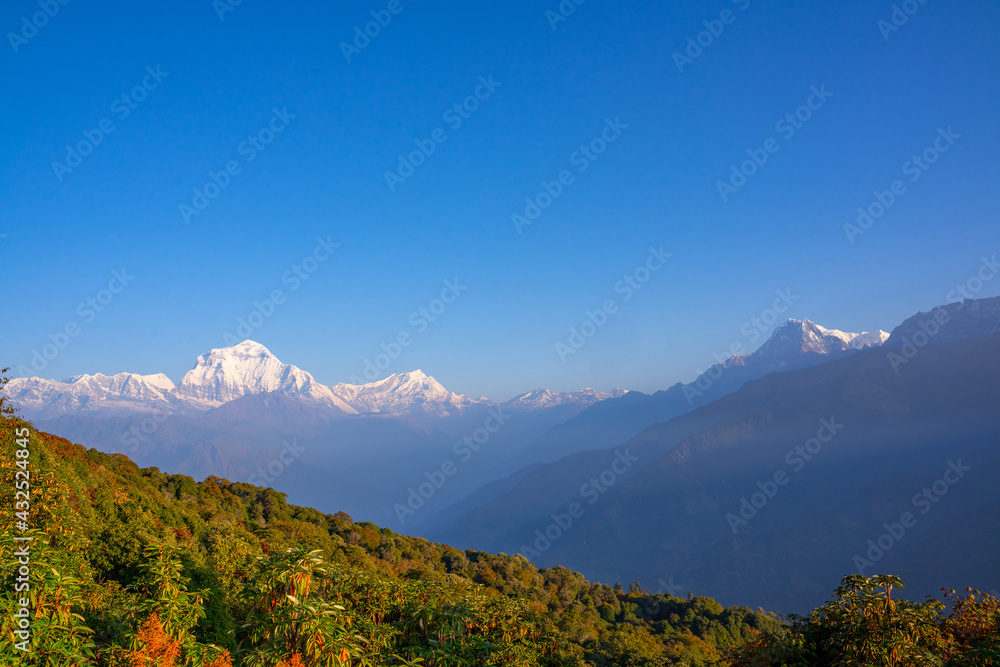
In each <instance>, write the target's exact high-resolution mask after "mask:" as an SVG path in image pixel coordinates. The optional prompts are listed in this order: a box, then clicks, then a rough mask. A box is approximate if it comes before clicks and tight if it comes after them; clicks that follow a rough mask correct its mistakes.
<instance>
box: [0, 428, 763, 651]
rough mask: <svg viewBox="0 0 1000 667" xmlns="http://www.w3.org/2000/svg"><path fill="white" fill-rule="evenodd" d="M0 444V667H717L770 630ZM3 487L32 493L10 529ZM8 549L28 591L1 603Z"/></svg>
mask: <svg viewBox="0 0 1000 667" xmlns="http://www.w3.org/2000/svg"><path fill="white" fill-rule="evenodd" d="M2 429H3V430H2V434H3V435H2V437H3V460H2V469H0V471H2V472H0V478H2V482H0V483H2V485H3V489H4V492H3V545H4V561H5V564H6V565H5V568H4V572H3V584H2V585H3V590H4V591H5V594H4V596H3V606H4V609H3V626H2V632H3V637H4V641H3V648H2V653H0V662H2V664H4V665H8V664H38V665H60V666H63V665H76V664H93V665H129V666H132V665H211V666H212V667H222V666H224V665H230V664H232V665H262V666H266V667H274V666H276V665H281V666H282V667H290V666H292V665H304V666H311V665H405V664H424V665H479V664H482V665H578V664H594V665H632V664H635V665H646V664H649V665H653V664H662V661H663V660H670V661H671V662H677V661H681V662H680V663H679V664H692V665H715V664H725V662H723V657H724V655H725V654H726V653H727V651H729V650H730V649H731V648H732V647H735V646H738V645H740V644H743V643H744V642H745V641H746V640H747V639H748V638H750V637H752V636H755V633H756V632H757V631H776V630H777V629H778V628H779V623H778V622H777V621H776V620H774V618H772V617H770V616H768V615H765V614H763V613H759V612H753V611H750V610H749V609H746V608H729V609H723V608H722V607H721V606H720V605H718V604H717V603H715V602H714V601H712V600H709V599H706V598H698V597H691V598H689V599H680V598H677V597H672V596H670V595H647V594H645V593H644V592H642V591H639V590H637V588H635V587H633V588H632V590H630V591H628V592H626V591H623V590H621V589H620V588H617V589H616V588H612V587H610V586H607V585H602V584H593V583H590V582H588V581H586V580H585V579H584V578H583V577H582V576H581V575H579V574H576V573H573V572H570V571H569V570H566V569H564V568H553V569H543V570H539V569H537V568H536V567H535V566H534V565H532V564H531V563H530V562H528V561H527V560H525V559H524V558H523V557H520V556H507V555H503V554H500V555H490V554H486V553H482V552H477V551H465V552H463V551H458V550H456V549H453V548H450V547H448V546H446V545H440V544H434V543H431V542H428V541H426V540H423V539H419V538H410V537H405V536H402V535H397V534H395V533H393V531H391V530H389V529H387V528H379V527H377V526H375V525H373V524H370V523H355V522H353V521H352V520H351V518H350V517H349V516H347V515H346V514H337V515H324V514H322V513H320V512H318V511H315V510H312V509H308V508H302V507H294V506H291V505H288V504H287V503H286V502H285V499H284V497H283V495H282V494H279V493H277V492H275V491H273V490H271V489H265V488H259V487H254V486H251V485H249V484H242V483H230V482H228V481H226V480H223V479H218V478H208V479H206V480H204V481H203V482H201V483H196V482H195V481H194V480H193V479H191V478H190V477H186V476H180V475H168V474H165V473H162V472H160V471H159V470H156V469H155V468H147V469H141V470H140V469H139V468H138V467H137V466H136V465H135V464H134V463H132V462H131V461H130V460H128V459H127V458H126V457H124V456H122V455H106V454H102V453H100V452H97V451H96V450H93V449H91V450H86V449H84V448H83V447H80V446H78V445H74V444H72V443H70V442H68V441H66V440H63V439H61V438H57V437H53V436H50V435H47V434H44V433H38V432H36V431H34V429H32V428H30V427H29V426H28V425H26V424H24V423H23V422H18V421H12V420H7V419H5V420H4V423H3V427H2ZM22 436H23V437H22ZM19 441H20V442H26V443H27V444H26V446H23V447H21V446H19V445H18V442H19ZM18 451H28V452H29V454H28V455H27V456H26V457H23V458H22V457H20V456H19V455H17V452H18ZM21 463H24V465H19V464H21ZM18 471H23V472H28V473H29V474H30V509H29V510H28V512H29V513H28V515H27V522H26V523H27V524H28V528H27V529H25V526H24V525H20V521H21V518H24V515H22V516H21V517H20V518H19V517H17V516H16V510H18V508H16V507H15V504H14V503H15V500H14V497H13V492H12V490H13V489H14V488H15V485H16V482H17V481H18V480H17V479H16V477H18V475H17V473H18ZM21 477H22V478H23V477H24V476H23V475H21ZM20 481H23V479H21V480H20ZM21 507H24V506H23V505H22V506H21ZM19 537H31V538H33V540H32V541H30V542H28V541H24V540H18V541H16V542H15V538H19ZM25 543H27V544H28V545H29V549H30V557H29V561H30V564H29V565H28V567H29V568H30V576H29V578H28V579H29V586H30V587H29V588H27V589H25V590H24V591H21V592H17V593H16V594H15V593H14V591H15V587H16V586H17V585H18V575H17V568H18V567H19V565H18V563H17V556H16V555H15V556H13V557H12V553H16V550H19V549H22V545H23V544H25ZM22 597H26V598H27V601H28V602H29V604H28V605H26V606H27V607H28V609H29V610H30V611H29V614H30V616H29V618H30V623H29V626H30V627H29V632H30V634H29V636H28V638H27V639H26V640H25V639H24V636H23V635H21V636H19V635H17V634H16V633H15V631H16V630H18V623H19V619H18V618H17V617H16V616H15V614H17V613H18V608H19V604H18V603H19V601H20V599H21V598H22ZM22 625H23V624H22ZM23 641H27V642H28V643H27V644H23V643H21V642H23ZM18 645H20V647H21V648H28V649H30V653H24V652H22V651H20V650H18V648H17V647H18Z"/></svg>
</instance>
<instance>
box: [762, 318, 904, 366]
mask: <svg viewBox="0 0 1000 667" xmlns="http://www.w3.org/2000/svg"><path fill="white" fill-rule="evenodd" d="M888 339H889V332H887V331H882V330H879V331H876V332H874V333H869V332H863V333H845V332H843V331H840V330H838V329H827V328H825V327H821V326H820V325H818V324H816V323H815V322H811V321H810V320H808V319H802V320H792V319H790V320H788V321H787V322H785V323H784V324H782V325H781V326H780V327H778V328H777V329H775V331H774V333H773V334H772V335H771V337H770V338H768V339H767V341H766V342H765V343H764V344H763V345H761V346H760V348H759V349H758V350H757V351H756V352H755V353H754V355H756V356H759V357H764V358H768V357H770V358H777V357H787V356H789V355H792V354H802V353H808V352H814V353H816V354H834V353H836V352H843V351H844V350H863V349H865V348H868V347H879V346H881V345H882V344H883V343H885V341H887V340H888Z"/></svg>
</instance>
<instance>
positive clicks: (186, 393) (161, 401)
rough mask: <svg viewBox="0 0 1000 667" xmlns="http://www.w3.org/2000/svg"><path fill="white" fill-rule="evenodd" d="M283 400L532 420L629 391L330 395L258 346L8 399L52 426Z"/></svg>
mask: <svg viewBox="0 0 1000 667" xmlns="http://www.w3.org/2000/svg"><path fill="white" fill-rule="evenodd" d="M266 393H279V394H283V395H286V396H290V397H294V398H297V399H300V400H303V401H306V402H308V403H312V404H315V405H319V406H322V407H325V408H328V409H330V410H331V411H332V412H334V413H335V414H341V415H360V414H369V415H383V416H404V415H413V414H416V415H421V416H426V417H436V418H448V417H455V416H460V415H462V414H463V413H465V412H466V411H468V410H470V409H472V408H477V407H496V406H498V405H499V406H502V407H503V408H505V409H507V410H510V411H513V412H533V411H537V410H542V409H548V408H554V407H558V406H574V407H576V408H577V409H581V410H582V409H583V408H585V407H587V406H590V405H593V404H594V403H595V402H598V401H601V400H605V399H607V398H613V397H617V396H622V395H624V394H625V393H626V391H625V390H623V389H616V390H614V391H613V392H609V393H604V392H596V391H594V390H592V389H589V388H588V389H585V390H583V391H579V392H572V393H556V392H552V391H549V390H545V389H539V390H535V391H532V392H528V393H526V394H522V395H520V396H517V397H515V398H513V399H511V400H510V401H507V402H505V403H501V404H498V403H496V402H494V401H491V400H489V399H486V398H473V397H470V396H466V395H464V394H458V393H455V392H452V391H449V390H447V389H445V387H443V386H442V385H441V384H440V383H439V382H438V381H437V380H435V379H434V378H433V377H431V376H429V375H427V374H425V373H424V372H423V371H420V370H415V371H410V372H407V373H399V374H395V375H390V376H389V377H387V378H385V379H383V380H378V381H376V382H371V383H368V384H363V385H351V384H345V383H341V384H337V385H333V386H332V387H328V386H326V385H324V384H322V383H320V382H318V381H317V380H316V379H315V378H314V377H313V376H312V375H311V374H309V373H308V372H306V371H304V370H302V369H301V368H298V367H297V366H293V365H291V364H285V363H282V362H281V361H280V360H279V359H278V358H277V357H275V356H274V355H273V354H272V353H271V352H270V351H269V350H268V349H267V348H266V347H265V346H263V345H261V344H260V343H258V342H255V341H252V340H245V341H243V342H241V343H238V344H237V345H233V346H231V347H226V348H217V349H213V350H211V351H209V352H208V353H206V354H202V355H200V356H199V357H198V359H197V361H196V362H195V366H194V368H192V369H191V370H190V371H188V372H187V373H186V374H185V375H184V377H183V378H182V379H181V381H180V384H178V385H176V386H175V385H174V383H173V382H172V381H171V380H170V378H168V377H167V376H166V375H164V374H162V373H158V374H155V375H137V374H135V373H118V374H116V375H112V376H106V375H102V374H96V375H77V376H74V377H72V378H70V379H68V380H66V381H64V382H59V381H56V380H46V379H42V378H37V377H32V378H16V379H14V380H11V382H10V383H9V384H8V386H7V395H8V396H10V398H11V402H12V403H14V404H15V405H17V406H18V407H19V408H20V409H21V410H22V411H24V412H25V413H26V414H27V415H29V416H31V417H35V418H44V419H51V418H55V417H58V416H60V415H71V414H83V415H95V414H104V415H111V414H128V413H141V412H160V411H162V412H168V413H173V412H191V411H205V410H209V409H213V408H217V407H219V406H221V405H224V404H226V403H230V402H232V401H236V400H239V399H241V398H243V397H245V396H251V395H257V394H266Z"/></svg>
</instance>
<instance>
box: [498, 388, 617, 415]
mask: <svg viewBox="0 0 1000 667" xmlns="http://www.w3.org/2000/svg"><path fill="white" fill-rule="evenodd" d="M626 393H628V390H626V389H615V390H613V391H611V392H603V391H595V390H593V389H591V388H590V387H587V388H586V389H583V390H581V391H574V392H554V391H551V390H549V389H535V390H533V391H529V392H526V393H524V394H521V395H520V396H515V397H514V398H512V399H510V400H509V401H507V402H505V403H503V404H502V405H503V407H504V409H507V410H510V411H511V412H534V411H535V410H544V409H546V408H554V407H556V406H559V405H565V404H567V403H573V404H576V405H579V406H580V409H581V410H582V409H583V408H586V407H587V406H590V405H593V404H594V403H597V402H599V401H603V400H607V399H609V398H618V397H620V396H624V395H625V394H626Z"/></svg>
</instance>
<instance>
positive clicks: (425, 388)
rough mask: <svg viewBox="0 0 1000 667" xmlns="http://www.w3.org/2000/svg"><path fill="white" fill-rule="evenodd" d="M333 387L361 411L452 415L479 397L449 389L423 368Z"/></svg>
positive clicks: (471, 404) (482, 402)
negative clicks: (360, 382)
mask: <svg viewBox="0 0 1000 667" xmlns="http://www.w3.org/2000/svg"><path fill="white" fill-rule="evenodd" d="M330 390H331V391H332V392H333V393H334V394H335V395H336V396H338V397H340V398H341V399H342V400H343V401H344V402H346V403H348V404H350V405H352V406H353V407H354V408H355V409H356V410H358V412H367V413H385V414H403V413H407V412H413V411H416V412H421V413H424V414H434V415H437V416H442V417H443V416H450V415H454V414H457V413H460V412H462V411H463V410H465V409H466V408H469V407H471V406H473V405H477V404H487V403H489V401H488V400H487V399H485V398H480V399H475V398H470V397H468V396H464V395H462V394H456V393H454V392H451V391H448V390H447V389H445V388H444V387H443V386H442V385H441V383H440V382H438V381H437V380H435V379H434V378H433V377H431V376H429V375H427V374H426V373H424V372H423V371H421V370H415V371H410V372H408V373H398V374H395V375H390V376H389V377H387V378H385V379H384V380H378V381H377V382H370V383H368V384H362V385H352V384H338V385H334V386H333V387H330Z"/></svg>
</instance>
